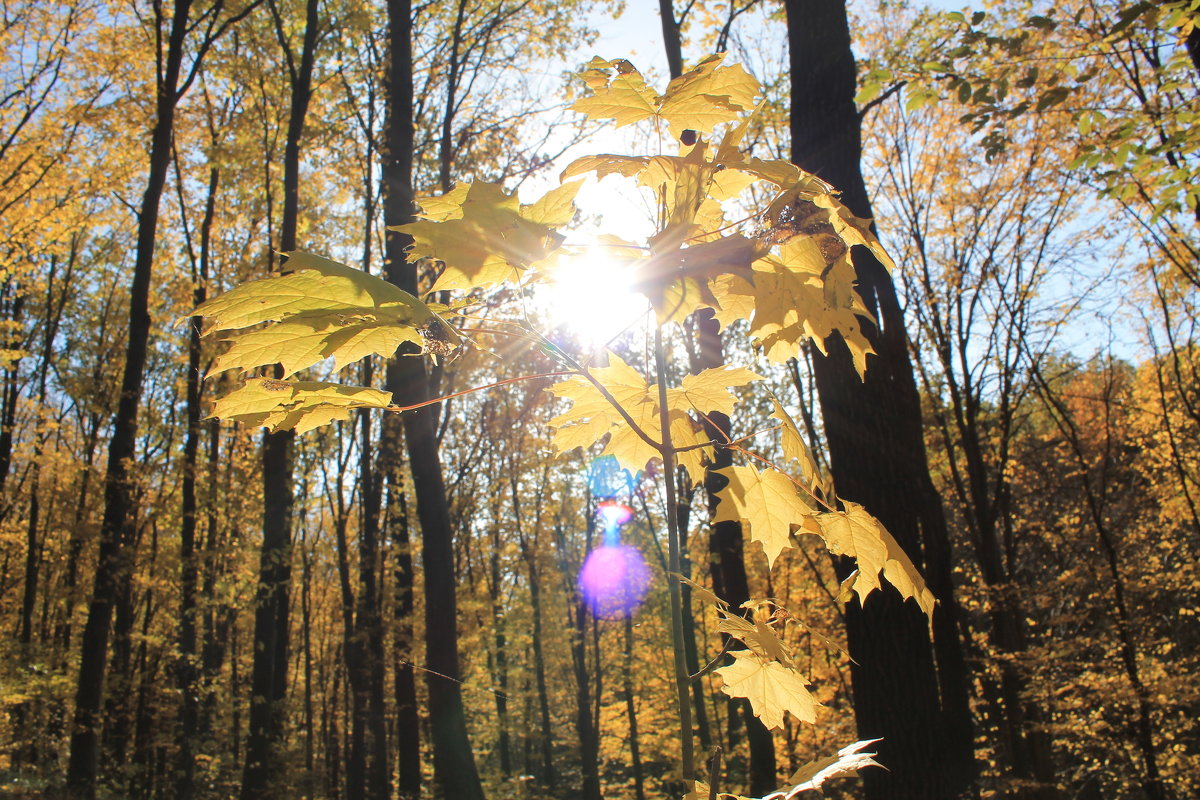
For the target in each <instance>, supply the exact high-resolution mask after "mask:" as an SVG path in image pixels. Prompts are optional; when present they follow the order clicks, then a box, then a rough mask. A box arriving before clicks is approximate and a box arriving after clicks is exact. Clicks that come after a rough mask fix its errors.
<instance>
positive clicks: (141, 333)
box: [67, 0, 192, 800]
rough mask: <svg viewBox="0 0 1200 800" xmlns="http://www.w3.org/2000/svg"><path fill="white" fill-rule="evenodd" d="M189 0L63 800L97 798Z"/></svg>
mask: <svg viewBox="0 0 1200 800" xmlns="http://www.w3.org/2000/svg"><path fill="white" fill-rule="evenodd" d="M191 5H192V4H191V0H175V3H174V9H173V14H172V18H171V31H170V34H169V35H168V37H167V48H166V56H165V60H164V61H163V62H162V64H161V65H160V66H161V71H160V73H159V74H160V76H161V78H160V81H159V83H158V85H157V93H158V94H157V97H156V105H155V122H154V130H153V132H152V134H151V140H150V168H149V175H148V178H147V181H146V191H145V193H144V194H143V196H142V204H141V208H140V209H139V211H138V231H137V250H136V254H135V256H134V266H133V282H132V284H131V286H130V291H129V339H128V341H127V343H126V349H125V368H124V372H123V374H122V377H121V396H120V399H119V402H118V406H117V413H116V417H115V418H114V420H113V426H112V429H113V435H112V439H111V440H110V442H109V448H108V466H107V469H106V471H105V485H104V517H103V520H102V521H101V524H100V537H99V538H100V552H99V558H98V560H97V563H96V574H95V578H94V583H93V588H92V600H91V603H90V605H89V608H88V616H87V623H86V624H85V626H84V629H83V642H82V646H81V651H80V659H79V680H78V684H77V688H76V692H75V721H74V726H73V728H72V731H71V754H70V761H69V763H68V766H67V791H68V793H69V795H70V796H72V797H76V798H86V800H92V798H94V797H95V794H96V769H97V752H98V747H97V745H98V742H99V735H100V727H101V717H100V710H101V705H102V702H103V696H104V673H105V667H106V665H107V660H108V636H109V626H110V623H111V622H112V615H113V606H114V604H115V602H116V600H117V592H118V587H119V585H120V583H121V579H122V574H123V573H125V572H127V571H128V570H129V564H128V563H127V562H128V554H127V549H128V548H127V547H126V545H127V544H128V543H129V540H130V539H131V537H132V531H131V526H132V520H133V516H134V508H133V496H132V488H133V487H132V485H131V481H130V476H129V469H130V467H131V466H132V465H133V463H134V448H135V444H136V439H137V426H138V407H139V405H140V403H141V396H142V378H143V375H144V373H145V367H146V353H147V345H148V342H149V336H150V311H149V297H150V278H151V272H152V270H153V266H154V243H155V239H156V234H157V230H158V212H159V205H160V201H161V199H162V193H163V186H164V185H165V183H166V179H167V170H168V167H169V166H170V160H171V141H172V138H173V133H174V129H175V109H176V107H177V105H178V103H179V91H178V88H177V87H178V85H179V76H180V71H181V67H182V64H183V48H184V39H185V37H186V35H187V31H188V23H189V16H190V14H189V12H190V11H191Z"/></svg>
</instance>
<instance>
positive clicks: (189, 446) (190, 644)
mask: <svg viewBox="0 0 1200 800" xmlns="http://www.w3.org/2000/svg"><path fill="white" fill-rule="evenodd" d="M219 182H220V171H219V170H218V168H217V167H215V166H214V167H210V168H209V173H208V195H207V197H206V198H205V202H204V218H203V220H202V221H201V223H200V254H199V258H198V259H197V260H196V261H195V262H194V263H195V272H194V273H193V276H192V279H193V289H192V304H193V307H196V306H199V305H200V304H201V303H203V302H204V301H205V299H207V297H208V253H209V237H210V234H211V231H212V223H213V217H214V215H215V213H216V200H217V186H218V184H219ZM189 328H190V329H189V331H188V367H187V370H188V371H187V378H186V381H187V388H186V401H185V402H186V404H187V406H186V410H185V412H184V413H185V418H186V425H187V435H186V438H185V440H184V444H183V485H182V486H181V489H180V491H181V493H182V498H181V501H180V502H181V508H180V512H181V517H182V520H181V522H180V530H179V562H180V564H179V571H180V579H179V659H178V662H177V664H176V680H177V682H178V684H179V692H180V695H181V697H180V709H179V754H178V760H177V762H176V775H177V778H176V783H175V795H176V797H177V798H179V800H191V798H192V797H193V796H194V795H195V790H196V785H195V780H196V759H195V746H196V743H197V740H196V733H197V729H198V727H199V717H200V686H199V674H200V673H199V669H198V666H199V653H198V652H197V637H196V617H197V613H198V612H197V607H196V606H197V602H196V589H197V583H198V581H199V565H198V564H197V560H196V518H197V513H198V512H197V502H196V473H197V463H198V456H199V452H200V436H201V434H202V433H203V430H202V427H201V423H200V390H201V376H200V353H201V347H200V320H199V319H197V318H193V319H192V320H190V325H189Z"/></svg>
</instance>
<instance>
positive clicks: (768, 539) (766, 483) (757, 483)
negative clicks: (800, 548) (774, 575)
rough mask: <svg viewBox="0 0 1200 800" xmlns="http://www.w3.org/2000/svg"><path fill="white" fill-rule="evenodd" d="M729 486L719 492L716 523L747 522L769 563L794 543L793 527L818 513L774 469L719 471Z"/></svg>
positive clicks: (742, 468) (732, 468) (739, 468)
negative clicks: (792, 539)
mask: <svg viewBox="0 0 1200 800" xmlns="http://www.w3.org/2000/svg"><path fill="white" fill-rule="evenodd" d="M717 472H718V473H719V474H721V475H724V476H725V477H727V478H728V479H729V485H728V486H726V487H725V488H724V489H722V490H721V491H719V492H717V497H718V498H719V499H720V502H719V503H718V504H717V513H716V516H714V517H713V522H725V521H729V522H744V523H746V524H747V525H749V526H750V538H751V539H752V540H753V541H756V542H761V543H762V547H763V552H764V553H766V554H767V563H768V565H771V566H773V565H774V564H775V559H776V558H778V557H779V554H780V553H781V552H783V548H785V547H789V546H791V533H792V528H793V526H799V525H800V524H801V523H802V522H803V521H804V519H805V518H807V517H810V516H811V515H812V514H813V513H814V509H813V507H812V506H811V505H810V504H809V501H808V500H807V498H805V497H804V496H803V495H801V494H800V492H799V491H798V490H797V489H796V486H795V485H794V484H793V483H792V482H791V481H790V480H789V479H788V477H787V476H786V475H784V474H783V473H781V472H778V471H776V470H773V469H765V470H762V471H761V472H760V471H759V470H757V469H755V468H754V467H741V466H732V467H726V468H725V469H720V470H717Z"/></svg>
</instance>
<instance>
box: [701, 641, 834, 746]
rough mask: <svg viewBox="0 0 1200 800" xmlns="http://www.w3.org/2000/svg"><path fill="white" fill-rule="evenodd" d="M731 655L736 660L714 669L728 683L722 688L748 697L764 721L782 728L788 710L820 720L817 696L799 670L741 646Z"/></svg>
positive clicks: (804, 719) (803, 719) (803, 717)
mask: <svg viewBox="0 0 1200 800" xmlns="http://www.w3.org/2000/svg"><path fill="white" fill-rule="evenodd" d="M731 655H732V656H733V659H734V660H733V663H732V664H730V665H729V666H727V667H721V668H720V669H718V670H716V671H715V673H714V674H716V675H717V676H718V677H720V678H721V681H722V682H723V684H724V685H722V686H721V691H722V692H724V693H725V694H727V695H729V696H730V697H745V698H746V699H748V700H749V701H750V709H751V710H752V711H753V712H754V716H756V717H758V718H759V719H761V720H762V722H763V724H764V725H766V726H767V727H768V728H772V729H776V728H782V727H783V715H784V713H785V712H786V713H790V714H791V715H792V716H794V717H796V718H797V719H799V720H800V721H801V722H808V723H810V724H811V723H814V722H816V721H817V700H816V698H814V697H813V696H812V694H811V693H810V692H809V691H808V686H807V682H806V681H805V680H804V677H803V676H802V675H801V674H800V673H799V672H798V671H796V670H795V669H792V668H790V667H785V666H783V665H782V664H780V663H779V662H777V661H769V660H767V659H764V658H762V657H761V656H758V655H756V654H755V653H753V652H751V651H749V650H737V651H734V652H733V653H731Z"/></svg>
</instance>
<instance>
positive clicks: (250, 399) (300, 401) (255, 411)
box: [212, 378, 392, 433]
mask: <svg viewBox="0 0 1200 800" xmlns="http://www.w3.org/2000/svg"><path fill="white" fill-rule="evenodd" d="M391 401H392V395H391V393H389V392H382V391H380V390H378V389H370V388H367V387H364V386H341V385H339V384H335V383H326V382H323V381H277V380H272V379H270V378H250V379H249V380H247V381H246V382H245V383H244V384H243V385H242V386H240V387H238V388H237V389H234V390H233V391H232V392H230V393H229V394H227V395H225V396H224V397H221V398H219V399H218V400H217V401H216V402H215V403H214V404H213V410H212V417H215V418H217V419H228V420H237V421H239V422H242V423H244V424H246V425H249V426H251V427H258V426H263V427H266V428H268V429H270V430H273V431H280V430H294V431H296V433H304V432H305V431H309V430H312V429H313V428H319V427H320V426H322V425H328V424H329V423H330V422H332V421H333V420H336V419H341V420H346V419H349V418H350V413H351V412H352V411H353V410H354V409H356V408H387V406H388V405H390V404H391Z"/></svg>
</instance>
